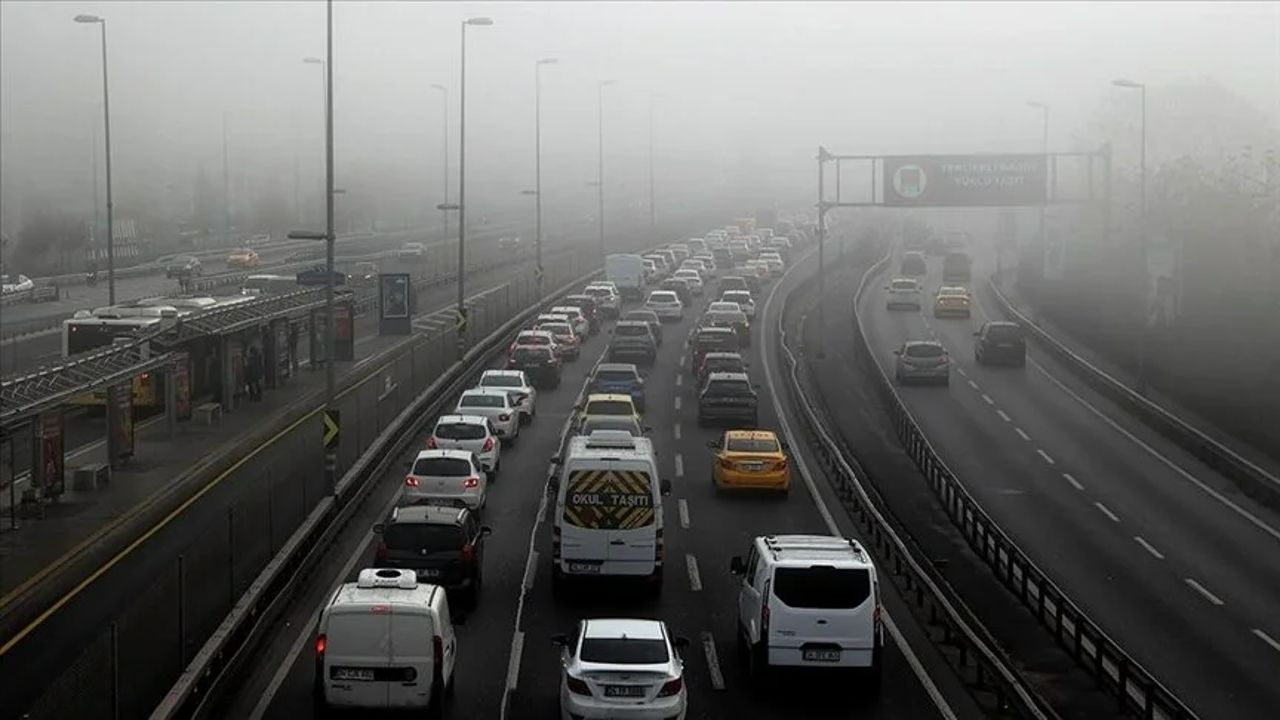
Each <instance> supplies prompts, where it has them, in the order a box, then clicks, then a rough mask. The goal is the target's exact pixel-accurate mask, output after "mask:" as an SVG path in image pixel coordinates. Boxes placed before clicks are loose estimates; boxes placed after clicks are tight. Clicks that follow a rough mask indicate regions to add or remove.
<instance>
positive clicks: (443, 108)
mask: <svg viewBox="0 0 1280 720" xmlns="http://www.w3.org/2000/svg"><path fill="white" fill-rule="evenodd" d="M431 87H432V89H435V90H439V91H440V103H441V105H440V153H441V155H443V156H444V202H442V203H439V204H440V205H448V204H449V88H447V87H445V86H444V85H441V84H439V83H434V84H432V85H431ZM440 217H441V219H442V220H443V221H444V230H443V231H442V232H441V234H440V237H442V238H447V237H449V211H448V210H441V211H440Z"/></svg>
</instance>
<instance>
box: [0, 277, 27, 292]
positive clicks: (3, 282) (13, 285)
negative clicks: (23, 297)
mask: <svg viewBox="0 0 1280 720" xmlns="http://www.w3.org/2000/svg"><path fill="white" fill-rule="evenodd" d="M35 286H36V284H35V282H34V281H33V280H32V279H31V278H29V277H27V276H26V275H17V276H14V275H0V287H2V288H3V292H4V294H5V295H8V294H9V293H16V292H27V291H28V290H31V289H32V288H34V287H35Z"/></svg>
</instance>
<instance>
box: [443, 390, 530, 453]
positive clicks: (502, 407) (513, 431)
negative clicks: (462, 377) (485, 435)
mask: <svg viewBox="0 0 1280 720" xmlns="http://www.w3.org/2000/svg"><path fill="white" fill-rule="evenodd" d="M514 392H516V391H514V390H511V389H508V388H471V389H470V390H466V391H464V392H463V393H462V397H460V398H458V406H457V407H456V408H454V410H453V412H454V413H455V414H458V415H480V416H482V417H486V418H489V422H491V423H493V427H494V429H495V430H497V431H498V437H500V438H502V439H503V441H505V442H506V443H507V444H508V445H511V444H514V443H515V441H516V439H517V438H519V437H520V409H519V408H518V407H516V403H515V400H514V398H513V397H512V394H513V393H514Z"/></svg>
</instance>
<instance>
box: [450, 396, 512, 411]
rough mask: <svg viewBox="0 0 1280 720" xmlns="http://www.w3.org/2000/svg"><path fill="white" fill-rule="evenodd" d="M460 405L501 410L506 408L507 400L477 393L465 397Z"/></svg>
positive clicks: (502, 397)
mask: <svg viewBox="0 0 1280 720" xmlns="http://www.w3.org/2000/svg"><path fill="white" fill-rule="evenodd" d="M458 404H459V405H461V406H462V407H486V408H500V407H506V398H505V397H504V396H502V395H489V394H483V395H482V394H480V393H475V394H474V395H463V396H462V402H460V403H458Z"/></svg>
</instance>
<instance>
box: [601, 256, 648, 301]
mask: <svg viewBox="0 0 1280 720" xmlns="http://www.w3.org/2000/svg"><path fill="white" fill-rule="evenodd" d="M604 276H605V277H606V278H607V279H608V280H609V281H610V282H612V283H613V284H614V285H615V286H616V287H617V288H618V293H619V294H620V295H622V299H623V300H639V299H640V298H642V297H643V296H644V258H642V257H640V256H639V255H631V254H627V253H614V254H612V255H609V256H608V257H606V258H605V259H604Z"/></svg>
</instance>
